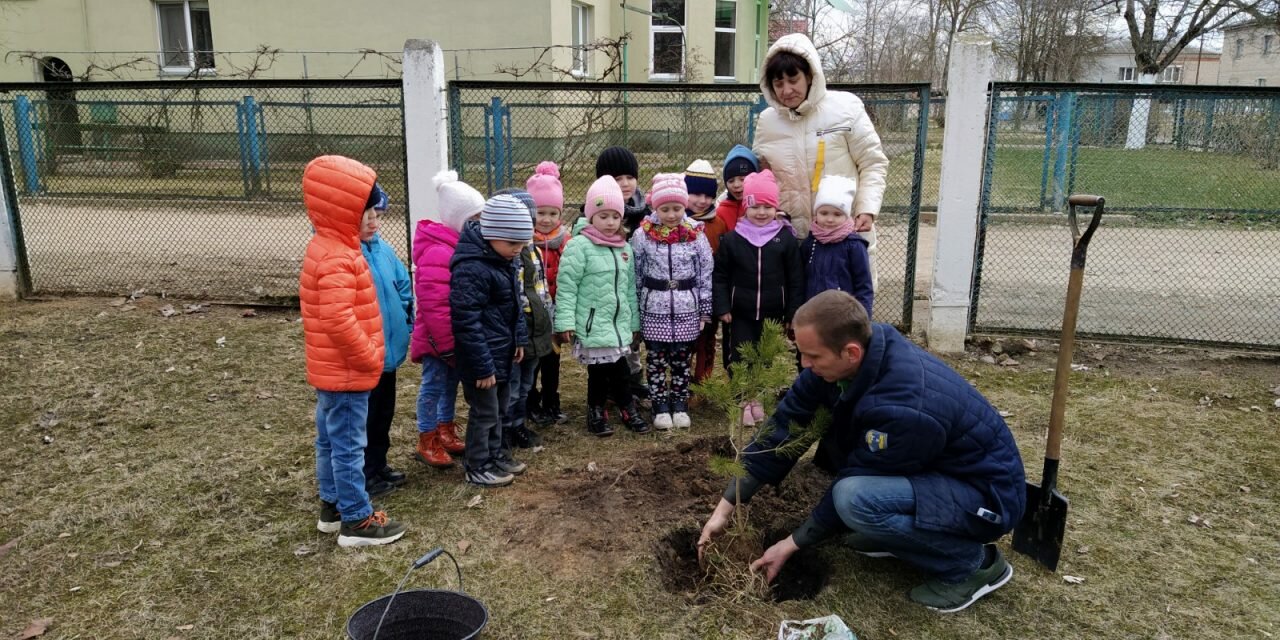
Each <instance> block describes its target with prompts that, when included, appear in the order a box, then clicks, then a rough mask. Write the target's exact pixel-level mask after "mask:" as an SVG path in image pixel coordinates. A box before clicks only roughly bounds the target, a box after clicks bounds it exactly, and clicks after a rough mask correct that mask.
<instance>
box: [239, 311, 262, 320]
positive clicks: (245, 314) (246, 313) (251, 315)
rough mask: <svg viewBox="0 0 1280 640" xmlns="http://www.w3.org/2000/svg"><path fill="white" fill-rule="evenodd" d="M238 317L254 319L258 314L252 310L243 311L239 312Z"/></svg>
mask: <svg viewBox="0 0 1280 640" xmlns="http://www.w3.org/2000/svg"><path fill="white" fill-rule="evenodd" d="M240 317H241V318H256V317H258V312H257V311H254V310H253V309H245V310H244V311H241V312H240Z"/></svg>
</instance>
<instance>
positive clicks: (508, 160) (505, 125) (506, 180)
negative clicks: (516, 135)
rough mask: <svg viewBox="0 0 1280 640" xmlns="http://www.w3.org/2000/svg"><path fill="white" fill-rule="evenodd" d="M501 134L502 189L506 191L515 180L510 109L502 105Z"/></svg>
mask: <svg viewBox="0 0 1280 640" xmlns="http://www.w3.org/2000/svg"><path fill="white" fill-rule="evenodd" d="M502 132H503V135H504V136H505V137H504V138H503V141H502V149H503V154H502V155H503V160H504V162H503V164H502V188H503V189H506V188H508V187H510V186H511V185H512V183H513V182H514V180H515V155H516V154H515V149H516V148H515V145H513V144H512V143H511V107H509V106H507V105H505V104H504V105H502Z"/></svg>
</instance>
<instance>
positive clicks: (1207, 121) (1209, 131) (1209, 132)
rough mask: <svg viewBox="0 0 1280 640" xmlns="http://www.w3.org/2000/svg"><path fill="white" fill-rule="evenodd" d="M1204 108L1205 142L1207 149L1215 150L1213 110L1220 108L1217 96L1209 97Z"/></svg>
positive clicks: (1205, 148) (1204, 145)
mask: <svg viewBox="0 0 1280 640" xmlns="http://www.w3.org/2000/svg"><path fill="white" fill-rule="evenodd" d="M1206 102H1207V104H1206V105H1205V108H1204V144H1203V145H1202V146H1203V148H1204V150H1205V151H1212V150H1213V112H1214V111H1216V110H1217V108H1218V104H1217V103H1218V101H1217V99H1215V98H1209V99H1208V100H1207V101H1206Z"/></svg>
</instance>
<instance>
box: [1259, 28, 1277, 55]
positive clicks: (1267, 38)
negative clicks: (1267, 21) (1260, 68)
mask: <svg viewBox="0 0 1280 640" xmlns="http://www.w3.org/2000/svg"><path fill="white" fill-rule="evenodd" d="M1275 43H1276V36H1275V34H1273V33H1264V34H1262V55H1264V56H1268V55H1271V53H1272V50H1273V49H1275Z"/></svg>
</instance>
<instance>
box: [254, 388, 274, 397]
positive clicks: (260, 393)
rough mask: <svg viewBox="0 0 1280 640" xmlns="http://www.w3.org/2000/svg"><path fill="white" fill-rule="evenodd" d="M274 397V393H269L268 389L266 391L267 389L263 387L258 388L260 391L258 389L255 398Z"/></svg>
mask: <svg viewBox="0 0 1280 640" xmlns="http://www.w3.org/2000/svg"><path fill="white" fill-rule="evenodd" d="M274 397H276V394H274V393H271V392H270V391H267V390H265V389H263V390H260V391H258V393H257V398H258V399H259V400H270V399H272V398H274Z"/></svg>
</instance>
